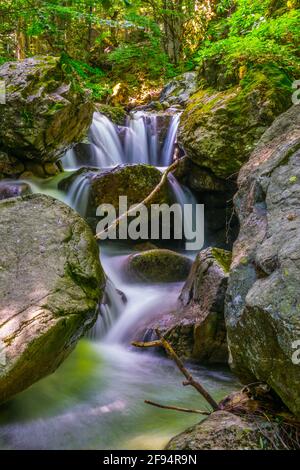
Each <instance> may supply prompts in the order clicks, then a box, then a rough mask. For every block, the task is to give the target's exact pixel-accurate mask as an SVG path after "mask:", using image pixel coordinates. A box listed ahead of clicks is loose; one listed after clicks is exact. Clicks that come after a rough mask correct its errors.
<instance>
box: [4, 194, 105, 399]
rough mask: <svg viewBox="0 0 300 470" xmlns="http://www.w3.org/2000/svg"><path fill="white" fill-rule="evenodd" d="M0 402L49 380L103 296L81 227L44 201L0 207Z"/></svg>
mask: <svg viewBox="0 0 300 470" xmlns="http://www.w3.org/2000/svg"><path fill="white" fill-rule="evenodd" d="M0 232H1V245H0V259H1V263H0V286H1V295H0V340H1V343H0V344H1V349H0V353H1V356H0V357H1V362H0V402H4V401H7V400H8V399H10V398H11V397H12V396H14V395H15V394H16V393H18V392H21V391H22V390H24V389H25V388H27V387H29V386H30V385H32V384H33V383H34V382H36V381H37V380H39V379H41V378H42V377H44V376H46V375H48V374H50V373H52V372H53V371H54V370H55V369H56V368H57V367H58V366H59V365H60V363H61V362H62V361H63V360H64V359H65V358H66V356H67V355H68V354H69V353H70V352H71V351H72V349H73V348H74V346H75V345H76V343H77V341H78V339H79V338H80V337H81V336H82V335H83V334H84V333H85V331H86V330H87V329H88V328H90V327H91V326H92V325H93V323H94V321H95V320H96V317H97V306H98V303H99V301H100V299H101V297H102V292H103V289H104V283H105V278H104V273H103V271H102V268H101V265H100V262H99V253H98V246H97V243H96V241H95V240H94V237H93V234H92V232H91V230H90V229H89V227H88V226H87V224H86V223H85V222H84V220H83V219H81V217H79V216H78V215H77V214H76V213H75V212H74V211H73V210H72V209H71V208H69V207H68V206H66V205H65V204H64V203H62V202H60V201H58V200H55V199H53V198H52V197H49V196H45V195H40V194H36V195H29V196H25V197H17V198H12V199H7V200H3V201H1V202H0Z"/></svg>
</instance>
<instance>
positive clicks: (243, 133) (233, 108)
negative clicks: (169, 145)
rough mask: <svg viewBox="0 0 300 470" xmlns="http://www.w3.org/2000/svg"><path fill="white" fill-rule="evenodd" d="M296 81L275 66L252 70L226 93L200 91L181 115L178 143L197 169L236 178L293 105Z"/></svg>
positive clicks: (225, 91)
mask: <svg viewBox="0 0 300 470" xmlns="http://www.w3.org/2000/svg"><path fill="white" fill-rule="evenodd" d="M291 92H292V88H291V81H290V80H289V78H288V77H287V76H286V75H285V73H284V72H282V71H281V70H279V69H277V68H275V67H273V68H272V67H266V66H265V67H262V68H256V69H253V70H250V71H249V72H248V73H247V74H246V76H245V77H244V78H243V79H242V80H241V81H240V83H239V84H238V85H234V86H232V87H230V88H228V89H226V90H223V91H215V90H213V89H210V88H209V89H201V90H199V91H198V92H197V93H196V94H194V95H192V96H191V98H190V100H189V102H188V105H187V107H186V109H185V111H184V113H183V114H182V117H181V124H180V131H179V141H180V142H181V144H182V145H183V146H184V148H185V150H186V152H187V155H188V157H189V158H191V159H192V160H193V161H194V162H195V163H196V164H197V165H199V166H201V167H204V168H206V169H209V170H211V171H212V173H213V174H214V175H215V176H217V177H219V178H227V177H229V176H232V175H234V174H235V173H236V172H237V171H238V170H239V169H240V168H241V166H242V164H243V163H244V162H246V161H247V159H248V158H249V156H250V153H251V151H252V150H253V148H254V146H255V145H256V143H257V142H258V140H259V138H260V137H261V136H262V134H263V133H264V132H265V131H266V129H267V128H268V127H269V126H270V125H271V124H272V122H273V121H274V119H275V118H276V117H277V116H278V115H279V114H280V113H282V112H284V111H286V109H287V108H288V107H289V106H290V105H291Z"/></svg>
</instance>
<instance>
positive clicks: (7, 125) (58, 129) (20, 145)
mask: <svg viewBox="0 0 300 470" xmlns="http://www.w3.org/2000/svg"><path fill="white" fill-rule="evenodd" d="M0 80H4V81H5V85H6V105H5V106H0V119H1V128H0V149H1V150H2V151H4V152H7V153H8V154H9V155H10V156H12V157H15V158H18V159H19V160H21V161H23V160H27V159H34V160H38V161H40V162H42V161H55V160H57V159H58V158H59V157H60V156H61V155H62V154H63V152H64V151H65V150H66V149H67V148H68V147H70V146H71V145H72V144H74V143H75V142H80V140H81V139H82V138H83V137H84V136H85V134H86V132H87V130H88V128H89V126H90V123H91V120H92V115H93V106H92V104H91V102H90V100H89V97H88V95H87V93H86V92H85V91H83V90H82V89H81V87H80V84H79V82H76V80H75V78H74V77H70V76H68V75H67V73H66V72H65V68H64V66H63V64H62V63H61V61H60V59H59V58H57V57H49V56H47V57H44V56H41V57H32V58H29V59H25V60H22V61H18V62H7V63H5V64H4V65H2V66H1V67H0Z"/></svg>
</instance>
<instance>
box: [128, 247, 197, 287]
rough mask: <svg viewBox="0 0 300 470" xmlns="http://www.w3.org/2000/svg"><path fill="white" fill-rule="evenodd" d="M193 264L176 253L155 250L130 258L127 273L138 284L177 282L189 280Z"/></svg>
mask: <svg viewBox="0 0 300 470" xmlns="http://www.w3.org/2000/svg"><path fill="white" fill-rule="evenodd" d="M191 264H192V262H191V260H190V259H189V258H186V257H185V256H183V255H180V254H179V253H176V252H175V251H171V250H167V249H153V250H146V251H143V252H141V253H138V254H134V255H131V256H129V258H128V263H127V272H128V275H129V277H130V278H131V279H132V280H134V281H136V282H155V283H158V282H177V281H184V280H185V279H186V278H187V276H188V273H189V270H190V267H191Z"/></svg>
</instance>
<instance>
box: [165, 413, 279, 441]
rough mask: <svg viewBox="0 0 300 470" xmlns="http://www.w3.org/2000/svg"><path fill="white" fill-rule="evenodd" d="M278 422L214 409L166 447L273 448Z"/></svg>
mask: <svg viewBox="0 0 300 470" xmlns="http://www.w3.org/2000/svg"><path fill="white" fill-rule="evenodd" d="M276 430H277V431H278V425H276V424H274V423H270V422H268V421H267V420H263V419H260V418H255V420H254V419H252V420H251V419H249V418H247V417H243V416H236V415H234V414H232V413H229V412H227V411H217V412H215V413H212V414H211V415H210V416H209V417H208V418H206V419H205V420H204V421H202V422H200V423H199V424H196V425H195V426H192V427H190V428H189V429H187V430H186V431H184V432H183V433H181V434H178V436H175V437H173V439H171V441H170V442H169V443H168V445H167V447H166V449H167V450H251V449H257V450H263V449H264V450H271V449H274V446H273V444H272V442H274V434H275V432H276Z"/></svg>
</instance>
